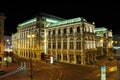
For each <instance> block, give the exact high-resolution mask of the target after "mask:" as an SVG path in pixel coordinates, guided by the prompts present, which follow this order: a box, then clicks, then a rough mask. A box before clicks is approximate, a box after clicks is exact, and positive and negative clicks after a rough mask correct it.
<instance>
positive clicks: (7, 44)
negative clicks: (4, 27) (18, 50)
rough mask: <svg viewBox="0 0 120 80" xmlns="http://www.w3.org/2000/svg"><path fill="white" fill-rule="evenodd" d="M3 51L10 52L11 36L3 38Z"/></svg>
mask: <svg viewBox="0 0 120 80" xmlns="http://www.w3.org/2000/svg"><path fill="white" fill-rule="evenodd" d="M4 51H5V52H12V37H11V36H5V37H4Z"/></svg>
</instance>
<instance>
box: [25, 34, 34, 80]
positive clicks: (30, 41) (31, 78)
mask: <svg viewBox="0 0 120 80" xmlns="http://www.w3.org/2000/svg"><path fill="white" fill-rule="evenodd" d="M27 37H28V38H29V48H31V47H32V46H31V44H32V40H31V39H32V38H34V37H35V35H34V34H31V35H28V36H27ZM29 50H30V49H29ZM29 60H30V80H33V75H32V58H31V54H30V51H29Z"/></svg>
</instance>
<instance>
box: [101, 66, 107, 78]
mask: <svg viewBox="0 0 120 80" xmlns="http://www.w3.org/2000/svg"><path fill="white" fill-rule="evenodd" d="M101 80H106V66H101Z"/></svg>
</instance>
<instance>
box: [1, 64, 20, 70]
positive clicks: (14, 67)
mask: <svg viewBox="0 0 120 80" xmlns="http://www.w3.org/2000/svg"><path fill="white" fill-rule="evenodd" d="M18 67H19V63H10V64H9V65H8V66H6V65H3V66H2V65H0V70H4V71H6V72H10V71H12V70H14V69H17V68H18Z"/></svg>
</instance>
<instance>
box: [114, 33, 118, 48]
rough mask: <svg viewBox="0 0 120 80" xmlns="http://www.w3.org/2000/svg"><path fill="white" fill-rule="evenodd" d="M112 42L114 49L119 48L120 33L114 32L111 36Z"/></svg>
mask: <svg viewBox="0 0 120 80" xmlns="http://www.w3.org/2000/svg"><path fill="white" fill-rule="evenodd" d="M113 42H114V43H113V47H114V49H118V48H120V34H116V35H114V36H113Z"/></svg>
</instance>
